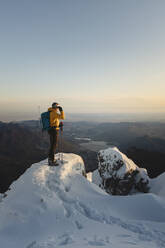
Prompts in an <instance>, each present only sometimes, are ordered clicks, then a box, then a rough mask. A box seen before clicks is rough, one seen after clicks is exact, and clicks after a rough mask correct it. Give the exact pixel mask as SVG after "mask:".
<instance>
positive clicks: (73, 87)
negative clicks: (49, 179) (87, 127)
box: [0, 0, 165, 120]
mask: <svg viewBox="0 0 165 248" xmlns="http://www.w3.org/2000/svg"><path fill="white" fill-rule="evenodd" d="M164 13H165V1H164V0H14V1H13V0H5V1H0V120H5V118H6V119H9V120H10V119H11V120H13V119H17V118H19V119H25V118H29V119H31V118H32V117H34V116H35V115H37V111H38V106H40V109H41V111H45V110H46V108H47V107H48V106H50V105H51V103H52V102H54V101H57V102H59V103H60V104H61V105H62V106H63V107H64V109H65V111H66V112H70V113H76V112H77V113H78V112H79V113H81V112H82V113H97V112H99V113H100V112H105V113H116V112H117V113H120V112H121V113H124V112H127V113H128V112H130V113H136V112H138V113H139V112H165V70H164V66H165V32H164V27H165V14H164ZM18 116H19V117H18Z"/></svg>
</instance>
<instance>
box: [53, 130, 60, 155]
mask: <svg viewBox="0 0 165 248" xmlns="http://www.w3.org/2000/svg"><path fill="white" fill-rule="evenodd" d="M58 136H59V131H58V130H56V129H55V130H54V143H53V152H54V153H56V149H57V146H58Z"/></svg>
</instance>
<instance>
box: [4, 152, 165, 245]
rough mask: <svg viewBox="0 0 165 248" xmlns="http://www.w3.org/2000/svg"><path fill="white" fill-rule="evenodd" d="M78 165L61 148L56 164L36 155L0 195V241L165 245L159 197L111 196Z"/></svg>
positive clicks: (164, 202) (163, 203)
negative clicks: (37, 159) (60, 158)
mask: <svg viewBox="0 0 165 248" xmlns="http://www.w3.org/2000/svg"><path fill="white" fill-rule="evenodd" d="M57 156H58V155H57ZM83 167H84V164H83V160H82V158H81V157H79V156H78V155H75V154H66V153H65V154H64V163H63V164H61V165H59V166H58V167H49V166H48V165H47V160H44V161H41V162H40V163H36V164H33V165H32V166H31V168H29V169H28V170H27V171H26V172H25V173H24V175H22V176H21V177H20V178H19V179H18V180H17V181H16V182H14V183H13V184H12V186H11V190H10V191H8V192H7V197H5V198H2V197H1V198H0V199H1V201H0V244H1V247H2V248H59V247H66V248H85V247H88V248H93V247H105V248H110V247H115V248H132V247H139V248H141V247H143V248H146V247H151V248H152V247H153V248H156V247H165V231H164V230H165V199H164V198H163V197H161V196H158V195H156V194H154V193H149V194H136V195H133V196H110V195H108V194H107V193H105V192H104V191H103V190H102V189H100V188H99V187H98V186H97V185H95V184H93V183H91V182H90V181H89V180H87V179H86V178H85V177H83V176H82V175H81V171H82V169H83ZM162 180H163V179H162ZM154 184H155V185H156V182H155V183H154ZM155 187H156V186H155ZM153 189H154V187H153Z"/></svg>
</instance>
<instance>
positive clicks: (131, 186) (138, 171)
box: [92, 147, 149, 195]
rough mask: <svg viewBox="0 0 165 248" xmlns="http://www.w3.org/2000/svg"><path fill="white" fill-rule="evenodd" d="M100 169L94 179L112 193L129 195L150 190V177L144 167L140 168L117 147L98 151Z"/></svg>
mask: <svg viewBox="0 0 165 248" xmlns="http://www.w3.org/2000/svg"><path fill="white" fill-rule="evenodd" d="M98 160H99V164H98V170H96V171H95V172H94V173H93V176H92V181H93V182H94V183H96V184H97V185H99V186H100V187H101V188H102V189H104V190H105V191H106V192H107V193H110V194H112V195H128V194H130V193H133V192H137V191H139V192H144V193H146V192H148V191H149V177H148V175H147V171H146V169H144V168H139V167H138V166H137V165H136V164H135V163H134V162H133V161H132V160H131V159H129V158H128V157H127V156H126V155H125V154H123V153H122V152H120V151H119V150H118V149H117V148H116V147H114V148H108V149H105V150H101V151H100V152H99V153H98Z"/></svg>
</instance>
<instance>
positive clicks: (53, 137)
mask: <svg viewBox="0 0 165 248" xmlns="http://www.w3.org/2000/svg"><path fill="white" fill-rule="evenodd" d="M48 134H49V136H50V149H49V154H48V158H49V159H51V160H52V161H53V160H54V153H55V151H56V148H57V142H58V135H59V130H56V128H51V129H50V130H49V131H48Z"/></svg>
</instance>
